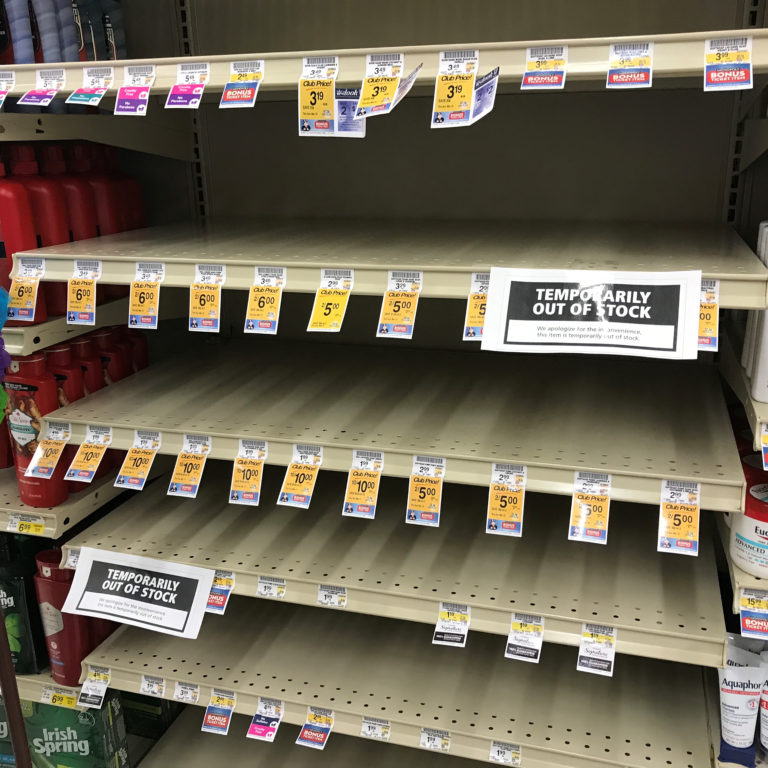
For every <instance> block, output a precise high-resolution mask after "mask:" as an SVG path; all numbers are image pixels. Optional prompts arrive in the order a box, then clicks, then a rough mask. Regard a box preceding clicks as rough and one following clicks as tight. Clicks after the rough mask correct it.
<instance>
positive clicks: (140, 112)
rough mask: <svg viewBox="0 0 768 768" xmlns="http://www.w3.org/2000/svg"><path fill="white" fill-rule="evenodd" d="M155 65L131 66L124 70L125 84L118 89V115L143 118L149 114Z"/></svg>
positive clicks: (116, 106)
mask: <svg viewBox="0 0 768 768" xmlns="http://www.w3.org/2000/svg"><path fill="white" fill-rule="evenodd" d="M156 74H157V69H156V67H155V65H154V64H130V65H128V66H126V67H125V68H124V69H123V84H122V85H121V86H120V88H118V89H117V98H116V99H115V114H116V115H132V116H138V117H142V116H144V115H146V114H147V106H148V104H149V92H150V89H151V88H152V86H153V85H154V83H155V76H156Z"/></svg>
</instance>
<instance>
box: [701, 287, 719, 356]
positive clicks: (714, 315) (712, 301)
mask: <svg viewBox="0 0 768 768" xmlns="http://www.w3.org/2000/svg"><path fill="white" fill-rule="evenodd" d="M719 305H720V281H719V280H702V281H701V306H700V307H699V351H700V352H717V347H718V344H717V340H718V327H719V324H720V306H719Z"/></svg>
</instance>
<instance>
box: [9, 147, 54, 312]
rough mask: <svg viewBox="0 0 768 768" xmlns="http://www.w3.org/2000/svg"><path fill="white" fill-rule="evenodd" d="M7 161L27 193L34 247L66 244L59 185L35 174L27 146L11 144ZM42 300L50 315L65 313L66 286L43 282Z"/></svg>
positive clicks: (30, 152) (34, 166) (32, 156)
mask: <svg viewBox="0 0 768 768" xmlns="http://www.w3.org/2000/svg"><path fill="white" fill-rule="evenodd" d="M8 159H9V163H10V168H11V173H12V174H13V178H14V180H15V181H18V182H19V183H21V184H23V185H24V186H25V187H26V189H27V192H28V193H29V202H30V203H31V205H32V215H33V217H34V224H35V233H36V235H37V241H38V245H39V246H48V245H61V244H62V243H68V242H69V221H68V216H67V200H66V197H65V195H64V191H63V189H62V188H61V185H60V184H59V183H58V182H57V181H56V179H54V178H53V177H50V176H39V175H38V165H37V159H36V158H35V150H34V149H33V148H32V147H31V146H30V145H29V144H14V145H11V147H10V148H9V149H8ZM45 298H46V302H47V306H48V312H50V314H52V315H63V314H65V313H66V311H67V285H66V283H47V284H46V287H45Z"/></svg>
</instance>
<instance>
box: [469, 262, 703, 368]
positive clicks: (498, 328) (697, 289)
mask: <svg viewBox="0 0 768 768" xmlns="http://www.w3.org/2000/svg"><path fill="white" fill-rule="evenodd" d="M700 298H701V272H700V271H698V270H691V271H686V272H620V271H609V270H586V269H582V270H579V269H573V270H564V269H507V268H500V267H492V268H491V279H490V284H489V288H488V302H487V305H486V313H485V327H484V329H483V339H482V349H484V350H491V351H497V352H568V353H579V354H590V355H598V354H599V355H632V356H635V357H659V358H670V359H692V358H695V357H696V354H697V347H698V340H699V339H698V330H699V302H700Z"/></svg>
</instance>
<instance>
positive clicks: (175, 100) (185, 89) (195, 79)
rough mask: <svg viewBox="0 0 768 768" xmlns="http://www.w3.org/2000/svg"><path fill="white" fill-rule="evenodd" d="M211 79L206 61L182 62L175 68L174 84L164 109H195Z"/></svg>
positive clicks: (209, 68)
mask: <svg viewBox="0 0 768 768" xmlns="http://www.w3.org/2000/svg"><path fill="white" fill-rule="evenodd" d="M210 77H211V65H210V64H209V63H208V62H207V61H195V62H184V63H181V64H178V65H177V66H176V84H175V85H172V86H171V90H170V91H169V92H168V98H167V99H166V100H165V108H166V109H197V108H198V107H199V106H200V102H201V101H202V100H203V91H204V90H205V84H206V83H207V82H208V80H209V79H210Z"/></svg>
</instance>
